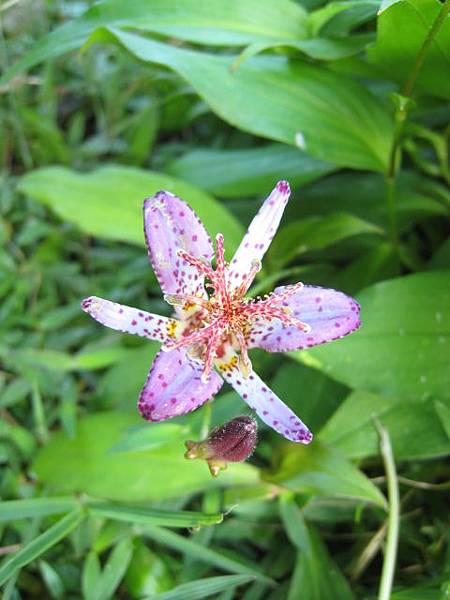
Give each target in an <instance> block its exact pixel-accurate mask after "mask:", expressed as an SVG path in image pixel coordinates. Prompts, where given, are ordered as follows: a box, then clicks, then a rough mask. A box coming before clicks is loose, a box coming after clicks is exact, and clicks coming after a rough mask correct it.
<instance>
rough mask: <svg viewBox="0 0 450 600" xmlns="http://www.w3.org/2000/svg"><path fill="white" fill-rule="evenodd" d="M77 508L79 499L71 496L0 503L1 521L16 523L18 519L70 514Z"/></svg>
mask: <svg viewBox="0 0 450 600" xmlns="http://www.w3.org/2000/svg"><path fill="white" fill-rule="evenodd" d="M77 506H79V502H78V501H77V499H76V498H71V497H70V496H66V497H59V498H58V497H56V498H55V497H54V498H52V497H50V498H29V499H24V500H3V501H2V502H1V503H0V521H15V520H16V519H26V518H35V517H44V516H47V515H57V514H59V513H64V512H69V511H70V510H73V509H75V508H76V507H77Z"/></svg>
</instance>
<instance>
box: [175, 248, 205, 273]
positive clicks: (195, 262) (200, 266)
mask: <svg viewBox="0 0 450 600" xmlns="http://www.w3.org/2000/svg"><path fill="white" fill-rule="evenodd" d="M177 254H178V256H179V257H180V258H182V259H183V260H185V261H186V262H187V263H189V264H190V265H192V266H193V267H195V268H196V269H197V271H200V273H202V275H204V276H205V277H208V279H213V278H214V271H213V269H212V268H211V266H210V265H209V263H208V261H207V260H206V259H205V258H197V257H196V256H192V254H189V252H186V250H178V252H177Z"/></svg>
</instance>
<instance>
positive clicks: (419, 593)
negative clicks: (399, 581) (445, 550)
mask: <svg viewBox="0 0 450 600" xmlns="http://www.w3.org/2000/svg"><path fill="white" fill-rule="evenodd" d="M397 1H398V0H397ZM444 585H445V584H444ZM391 600H445V592H444V595H443V590H439V589H434V590H433V589H430V588H424V587H415V588H408V589H403V590H398V591H397V592H393V593H392V595H391Z"/></svg>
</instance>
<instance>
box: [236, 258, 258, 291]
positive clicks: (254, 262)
mask: <svg viewBox="0 0 450 600" xmlns="http://www.w3.org/2000/svg"><path fill="white" fill-rule="evenodd" d="M259 271H261V261H260V260H258V259H256V258H255V259H254V260H252V266H251V269H250V271H249V273H248V274H247V275H245V276H244V281H243V282H242V283H241V285H240V286H239V287H238V288H237V290H236V295H237V296H238V297H241V298H242V297H243V296H245V294H246V293H247V291H248V289H249V288H250V286H251V285H252V283H253V280H254V279H255V277H256V274H257V273H258V272H259Z"/></svg>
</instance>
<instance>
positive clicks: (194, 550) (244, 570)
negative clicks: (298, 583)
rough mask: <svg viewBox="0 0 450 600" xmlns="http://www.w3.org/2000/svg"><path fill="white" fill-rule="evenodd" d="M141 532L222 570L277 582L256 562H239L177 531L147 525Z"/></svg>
mask: <svg viewBox="0 0 450 600" xmlns="http://www.w3.org/2000/svg"><path fill="white" fill-rule="evenodd" d="M139 532H140V533H142V534H144V535H147V536H149V537H151V538H152V539H153V540H155V541H156V542H159V543H160V544H163V545H165V546H169V547H170V548H173V549H174V550H176V551H178V552H181V553H183V554H187V555H188V556H190V557H191V558H196V559H197V560H201V561H203V562H206V563H209V564H211V565H214V566H216V567H217V568H219V569H221V570H222V571H230V572H231V573H239V574H242V575H251V576H253V577H256V578H257V579H259V580H261V581H265V582H266V583H267V584H268V585H275V582H274V581H273V580H272V579H270V578H269V577H266V576H265V575H263V574H262V573H261V571H260V570H259V568H258V567H257V566H256V565H254V564H249V561H245V563H243V562H238V561H237V560H234V559H232V558H228V556H225V555H224V554H222V553H220V552H217V550H212V549H211V548H205V547H203V546H201V545H200V544H197V543H195V542H193V541H192V540H190V539H188V538H185V537H183V536H181V535H178V534H177V533H173V532H172V531H168V530H167V529H163V528H161V527H155V526H153V525H146V526H145V527H142V528H139Z"/></svg>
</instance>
